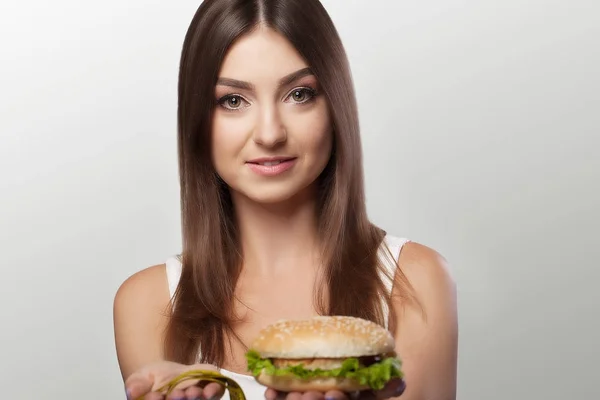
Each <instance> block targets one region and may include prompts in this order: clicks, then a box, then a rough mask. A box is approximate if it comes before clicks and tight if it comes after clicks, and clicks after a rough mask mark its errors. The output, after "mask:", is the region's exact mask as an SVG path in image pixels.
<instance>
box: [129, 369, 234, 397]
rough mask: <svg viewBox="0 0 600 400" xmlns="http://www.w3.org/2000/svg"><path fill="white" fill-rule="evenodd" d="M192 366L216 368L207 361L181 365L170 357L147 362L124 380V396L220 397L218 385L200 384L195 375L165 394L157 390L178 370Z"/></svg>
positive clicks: (221, 390) (221, 394) (220, 389)
mask: <svg viewBox="0 0 600 400" xmlns="http://www.w3.org/2000/svg"><path fill="white" fill-rule="evenodd" d="M196 369H202V370H208V371H216V372H217V371H218V369H217V368H215V367H214V366H212V365H208V364H194V365H183V364H178V363H174V362H170V361H160V362H157V363H154V364H151V365H147V366H145V367H143V368H142V369H140V370H138V371H136V372H134V373H133V374H131V375H130V376H129V377H128V378H127V380H126V381H125V390H126V391H127V399H129V400H135V399H138V398H139V397H141V396H145V397H144V400H196V399H198V398H200V399H220V398H221V397H222V396H223V393H224V387H223V386H222V385H220V384H218V383H214V382H210V383H208V384H207V385H205V386H203V387H202V386H201V385H199V383H201V382H200V381H199V380H198V379H190V380H186V381H184V382H181V383H180V384H179V385H177V386H176V389H175V390H173V391H172V392H171V393H170V394H169V396H167V397H165V396H164V395H163V394H162V393H159V392H158V390H159V389H160V388H161V387H163V386H164V385H166V384H167V383H169V382H170V381H171V380H173V379H174V378H176V377H177V376H178V375H179V374H181V373H183V372H186V371H190V370H196Z"/></svg>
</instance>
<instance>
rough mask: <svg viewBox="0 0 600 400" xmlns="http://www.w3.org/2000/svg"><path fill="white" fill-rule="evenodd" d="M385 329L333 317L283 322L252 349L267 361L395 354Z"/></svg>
mask: <svg viewBox="0 0 600 400" xmlns="http://www.w3.org/2000/svg"><path fill="white" fill-rule="evenodd" d="M394 345H395V344H394V338H393V337H392V335H391V333H390V332H389V331H387V330H386V329H385V328H383V327H382V326H380V325H378V324H376V323H374V322H371V321H367V320H364V319H360V318H354V317H345V316H332V317H314V318H310V319H305V320H282V321H279V322H276V323H274V324H272V325H270V326H268V327H266V328H265V329H263V330H262V331H261V332H260V333H259V335H258V338H257V339H256V340H255V341H254V342H253V343H252V349H254V350H255V351H257V352H258V353H259V354H260V355H261V357H263V358H283V359H310V358H346V357H364V356H373V355H378V354H386V353H391V352H393V351H394Z"/></svg>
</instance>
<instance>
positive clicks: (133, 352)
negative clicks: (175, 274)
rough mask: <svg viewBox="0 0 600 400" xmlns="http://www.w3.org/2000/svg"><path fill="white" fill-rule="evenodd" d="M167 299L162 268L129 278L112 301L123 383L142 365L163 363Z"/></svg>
mask: <svg viewBox="0 0 600 400" xmlns="http://www.w3.org/2000/svg"><path fill="white" fill-rule="evenodd" d="M169 301H170V296H169V288H168V284H167V278H166V272H165V266H164V264H163V265H155V266H153V267H149V268H146V269H144V270H142V271H139V272H137V273H135V274H134V275H132V276H131V277H129V278H128V279H127V280H126V281H125V282H123V284H122V285H121V286H120V287H119V290H118V291H117V294H116V296H115V299H114V307H113V318H114V331H115V345H116V349H117V357H118V360H119V366H120V368H121V374H122V376H123V380H124V381H125V380H126V379H127V377H128V376H129V375H131V374H132V373H133V372H134V371H137V370H139V369H140V368H142V367H143V366H146V365H149V364H152V363H155V362H157V361H161V360H163V347H162V344H163V334H164V329H165V327H166V324H167V321H168V318H167V317H166V312H167V311H168V309H167V307H168V305H169Z"/></svg>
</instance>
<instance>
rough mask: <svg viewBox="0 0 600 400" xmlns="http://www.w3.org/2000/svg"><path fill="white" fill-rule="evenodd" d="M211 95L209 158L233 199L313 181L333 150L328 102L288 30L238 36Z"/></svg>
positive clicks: (277, 198) (271, 195)
mask: <svg viewBox="0 0 600 400" xmlns="http://www.w3.org/2000/svg"><path fill="white" fill-rule="evenodd" d="M215 96H216V99H217V102H218V104H217V107H216V109H215V111H214V115H213V130H212V157H213V164H214V166H215V168H216V171H217V173H218V174H219V176H220V177H221V178H222V179H223V180H224V181H225V182H226V183H227V185H228V186H229V187H230V189H231V191H232V195H233V196H234V198H235V197H236V196H239V195H241V196H245V197H247V198H249V199H251V200H253V201H256V202H261V203H276V202H282V201H285V200H288V199H290V198H292V197H293V196H294V195H296V194H298V193H300V192H302V191H304V190H305V189H307V188H309V187H311V184H313V183H314V182H315V180H316V178H317V177H318V176H319V174H320V173H321V172H322V171H323V169H324V168H325V166H326V165H327V162H328V161H329V158H330V155H331V149H332V142H333V137H332V130H331V121H330V116H329V109H328V105H327V102H326V99H325V96H323V95H321V94H320V87H319V84H318V82H317V80H316V78H315V76H314V75H312V74H311V72H310V70H309V69H308V65H307V63H306V62H305V61H304V59H303V58H302V57H301V56H300V54H298V52H297V51H296V50H295V48H294V47H293V46H292V45H291V44H290V43H289V42H288V41H287V39H285V37H283V36H282V35H280V34H278V33H276V32H275V31H273V30H271V29H268V28H264V27H260V28H257V29H256V30H254V31H253V32H251V33H250V34H248V35H246V36H244V37H243V38H241V39H240V40H238V41H237V42H236V43H235V44H234V45H233V46H232V47H231V48H230V50H229V52H228V53H227V55H226V57H225V59H224V61H223V64H222V67H221V70H220V71H219V80H218V83H217V85H216V87H215Z"/></svg>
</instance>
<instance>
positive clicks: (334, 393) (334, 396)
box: [325, 390, 348, 400]
mask: <svg viewBox="0 0 600 400" xmlns="http://www.w3.org/2000/svg"><path fill="white" fill-rule="evenodd" d="M325 399H327V400H348V396H347V395H346V393H344V392H340V391H338V390H330V391H329V392H327V393H325Z"/></svg>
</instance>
